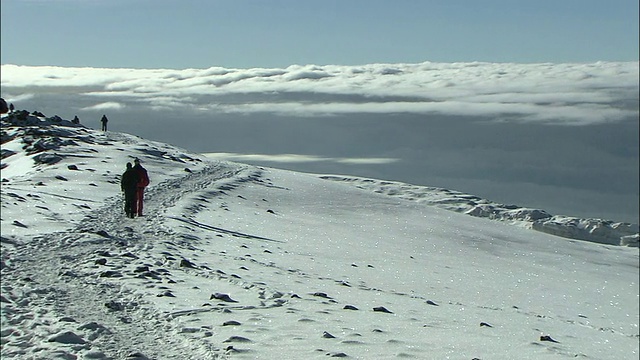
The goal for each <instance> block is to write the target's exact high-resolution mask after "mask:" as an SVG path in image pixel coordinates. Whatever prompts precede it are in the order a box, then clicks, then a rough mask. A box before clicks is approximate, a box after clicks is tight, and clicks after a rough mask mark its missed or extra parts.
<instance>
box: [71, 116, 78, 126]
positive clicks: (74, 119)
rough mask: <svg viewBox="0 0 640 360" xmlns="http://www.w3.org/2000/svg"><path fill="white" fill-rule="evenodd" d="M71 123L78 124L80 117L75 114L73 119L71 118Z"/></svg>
mask: <svg viewBox="0 0 640 360" xmlns="http://www.w3.org/2000/svg"><path fill="white" fill-rule="evenodd" d="M71 122H72V123H74V124H80V119H79V118H78V115H76V116H75V117H74V118H73V120H71Z"/></svg>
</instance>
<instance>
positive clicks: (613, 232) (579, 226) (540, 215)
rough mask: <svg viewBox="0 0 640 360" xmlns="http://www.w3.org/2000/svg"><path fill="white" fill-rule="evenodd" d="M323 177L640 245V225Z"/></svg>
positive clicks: (587, 237) (549, 229) (566, 233)
mask: <svg viewBox="0 0 640 360" xmlns="http://www.w3.org/2000/svg"><path fill="white" fill-rule="evenodd" d="M321 178H322V179H325V180H332V181H339V182H344V183H348V184H351V185H353V186H356V187H358V188H361V189H365V190H368V191H374V192H376V193H379V194H384V195H389V196H394V197H398V198H402V199H406V200H411V201H416V202H420V203H423V204H426V205H430V206H437V207H439V208H443V209H446V210H451V211H455V212H459V213H464V214H467V215H471V216H475V217H482V218H489V219H492V220H497V221H504V222H509V223H512V224H517V225H520V226H524V227H527V228H531V229H533V230H537V231H541V232H544V233H547V234H551V235H556V236H561V237H564V238H569V239H576V240H584V241H590V242H595V243H600V244H608V245H621V246H631V247H639V246H640V243H639V227H638V224H631V223H624V222H614V221H610V220H602V219H581V218H576V217H571V216H563V215H552V214H549V213H548V212H546V211H544V210H540V209H530V208H525V207H520V206H517V205H504V204H499V203H495V202H492V201H490V200H487V199H482V198H480V197H477V196H474V195H469V194H465V193H462V192H458V191H454V190H448V189H443V188H437V187H429V186H417V185H410V184H405V183H401V182H391V181H381V180H375V179H364V178H358V177H350V176H338V175H323V176H321Z"/></svg>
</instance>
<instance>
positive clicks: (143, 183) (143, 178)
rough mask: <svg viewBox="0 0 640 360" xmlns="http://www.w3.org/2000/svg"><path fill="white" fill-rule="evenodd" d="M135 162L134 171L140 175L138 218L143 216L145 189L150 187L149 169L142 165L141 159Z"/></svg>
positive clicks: (136, 206) (137, 198)
mask: <svg viewBox="0 0 640 360" xmlns="http://www.w3.org/2000/svg"><path fill="white" fill-rule="evenodd" d="M133 162H134V163H135V166H134V167H133V169H134V170H135V171H136V172H137V173H138V190H137V191H136V203H135V209H136V210H137V211H138V216H142V206H143V205H142V203H143V201H144V188H146V187H147V185H149V174H147V169H145V168H143V167H142V165H140V159H135V160H134V161H133Z"/></svg>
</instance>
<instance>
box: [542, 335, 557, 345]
mask: <svg viewBox="0 0 640 360" xmlns="http://www.w3.org/2000/svg"><path fill="white" fill-rule="evenodd" d="M540 341H549V342H553V343H559V341H556V340H554V339H553V338H552V337H551V336H549V335H542V336H540Z"/></svg>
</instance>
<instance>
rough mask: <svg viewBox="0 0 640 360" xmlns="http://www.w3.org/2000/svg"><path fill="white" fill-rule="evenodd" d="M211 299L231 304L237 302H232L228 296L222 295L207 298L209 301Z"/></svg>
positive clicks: (216, 294)
mask: <svg viewBox="0 0 640 360" xmlns="http://www.w3.org/2000/svg"><path fill="white" fill-rule="evenodd" d="M212 299H216V300H221V301H226V302H233V303H236V302H237V301H236V300H233V299H232V298H231V297H230V296H229V295H227V294H223V293H215V294H212V295H211V297H209V300H212Z"/></svg>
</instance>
